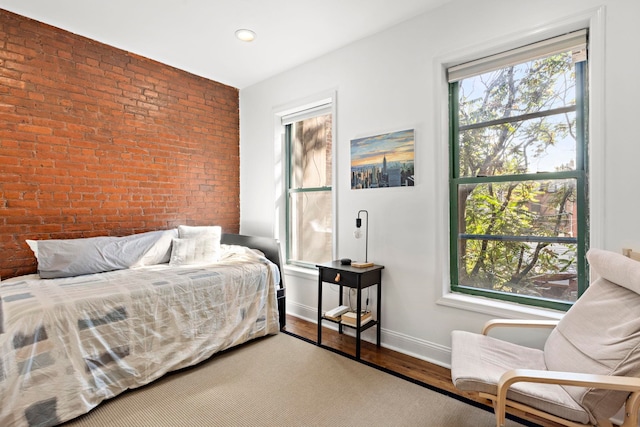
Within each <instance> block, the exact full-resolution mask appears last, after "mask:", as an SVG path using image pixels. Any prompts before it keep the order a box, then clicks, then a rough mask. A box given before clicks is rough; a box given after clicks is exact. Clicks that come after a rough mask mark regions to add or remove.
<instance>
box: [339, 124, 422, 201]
mask: <svg viewBox="0 0 640 427" xmlns="http://www.w3.org/2000/svg"><path fill="white" fill-rule="evenodd" d="M414 158H415V130H414V129H408V130H401V131H398V132H391V133H385V134H381V135H375V136H367V137H365V138H358V139H352V140H351V189H354V190H355V189H362V188H386V187H411V186H413V185H415V179H414V166H413V162H414Z"/></svg>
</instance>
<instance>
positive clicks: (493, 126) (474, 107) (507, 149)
mask: <svg viewBox="0 0 640 427" xmlns="http://www.w3.org/2000/svg"><path fill="white" fill-rule="evenodd" d="M458 94H459V96H458V102H459V111H458V119H459V136H458V143H459V153H460V154H459V155H460V162H459V169H458V174H459V176H467V177H468V176H494V175H511V174H522V173H536V172H554V171H558V170H573V169H575V165H576V112H575V105H576V77H575V67H574V65H573V64H572V62H571V55H570V54H569V53H562V54H557V55H552V56H548V57H546V58H541V59H536V60H534V61H530V62H526V63H523V64H519V65H515V66H511V67H507V68H504V69H501V70H497V71H493V72H490V73H486V74H482V75H479V76H475V77H470V78H467V79H464V80H462V81H460V83H459V92H458Z"/></svg>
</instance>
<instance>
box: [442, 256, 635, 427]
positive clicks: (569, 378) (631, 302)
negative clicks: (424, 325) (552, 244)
mask: <svg viewBox="0 0 640 427" xmlns="http://www.w3.org/2000/svg"><path fill="white" fill-rule="evenodd" d="M632 254H635V255H636V256H637V253H632ZM630 255H631V254H630ZM587 259H588V260H589V264H590V267H591V270H592V275H594V274H595V275H598V276H599V277H598V279H597V280H595V281H594V282H593V283H591V285H590V286H589V288H588V289H587V291H585V293H584V294H583V295H582V296H581V297H580V298H579V300H578V301H577V302H576V303H575V304H574V305H573V307H571V309H570V310H569V311H567V313H566V314H565V315H564V317H563V318H562V320H560V321H522V320H493V321H490V322H488V323H487V324H486V325H485V327H484V328H483V330H482V333H481V334H475V333H471V332H465V331H453V332H452V345H451V377H452V380H453V383H454V385H455V386H456V387H457V388H458V389H460V390H464V391H476V392H478V393H479V394H480V396H481V397H484V398H487V399H489V400H491V401H492V402H493V406H494V410H495V414H496V425H497V426H498V427H501V426H504V423H505V411H506V408H507V407H511V408H514V409H518V410H521V411H524V412H525V413H530V414H534V415H536V416H538V417H541V418H544V419H547V420H550V421H553V422H555V423H558V424H561V425H564V426H570V427H578V426H581V427H584V426H586V425H595V426H603V427H604V426H607V427H611V426H612V425H613V424H612V423H611V422H610V421H609V420H610V418H611V417H612V416H614V415H615V414H616V413H617V412H618V411H619V410H620V409H621V408H622V406H623V405H625V410H624V422H623V424H622V426H624V427H637V426H638V409H639V408H640V262H637V261H634V260H632V259H629V258H627V257H624V256H622V255H619V254H616V253H613V252H608V251H604V250H599V249H591V250H590V251H589V253H588V254H587ZM594 277H595V276H594ZM497 327H528V328H532V327H538V328H539V327H543V328H552V331H551V333H550V334H549V337H548V338H547V340H546V342H545V345H544V348H543V349H534V348H528V347H525V346H520V345H517V344H514V343H510V342H507V341H503V340H499V339H496V338H493V337H491V336H489V332H490V331H491V330H492V329H493V328H497Z"/></svg>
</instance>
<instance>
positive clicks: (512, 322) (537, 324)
mask: <svg viewBox="0 0 640 427" xmlns="http://www.w3.org/2000/svg"><path fill="white" fill-rule="evenodd" d="M558 322H559V320H520V319H493V320H489V321H488V322H487V323H485V324H484V327H483V328H482V335H487V333H488V332H489V331H490V330H491V329H493V328H496V327H501V328H504V327H508V328H514V327H516V328H551V329H553V328H555V327H556V326H557V325H558Z"/></svg>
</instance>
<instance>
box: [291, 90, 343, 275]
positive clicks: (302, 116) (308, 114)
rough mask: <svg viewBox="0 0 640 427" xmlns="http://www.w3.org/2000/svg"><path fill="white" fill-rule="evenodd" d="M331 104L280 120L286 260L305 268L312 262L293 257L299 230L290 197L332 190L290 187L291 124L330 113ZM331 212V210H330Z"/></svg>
mask: <svg viewBox="0 0 640 427" xmlns="http://www.w3.org/2000/svg"><path fill="white" fill-rule="evenodd" d="M332 113H333V111H332V105H331V103H328V104H327V103H326V101H322V102H320V104H319V105H314V106H312V107H308V108H306V109H303V110H300V111H296V112H293V113H291V114H287V115H284V116H282V118H281V121H282V124H283V125H284V127H285V160H286V174H285V186H286V194H287V197H286V207H285V215H286V224H285V230H286V245H285V252H286V262H287V264H291V265H296V266H300V267H305V268H315V264H316V263H314V262H308V261H305V260H300V259H293V258H292V257H293V252H294V250H293V248H292V245H293V244H294V242H293V236H294V235H298V234H299V233H300V232H301V230H297V229H296V230H294V229H293V226H294V225H293V224H292V218H293V217H292V215H293V212H292V210H293V207H292V205H293V202H292V197H295V196H296V195H297V194H313V193H321V192H326V193H331V192H332V191H333V187H332V186H330V185H327V186H320V187H297V188H293V187H292V182H293V177H292V173H293V171H292V168H293V163H292V162H293V160H292V156H293V146H292V144H293V143H294V141H293V135H292V128H293V124H294V123H296V122H299V121H303V120H306V119H310V118H313V117H317V116H323V115H327V114H332ZM332 213H333V212H332Z"/></svg>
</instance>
